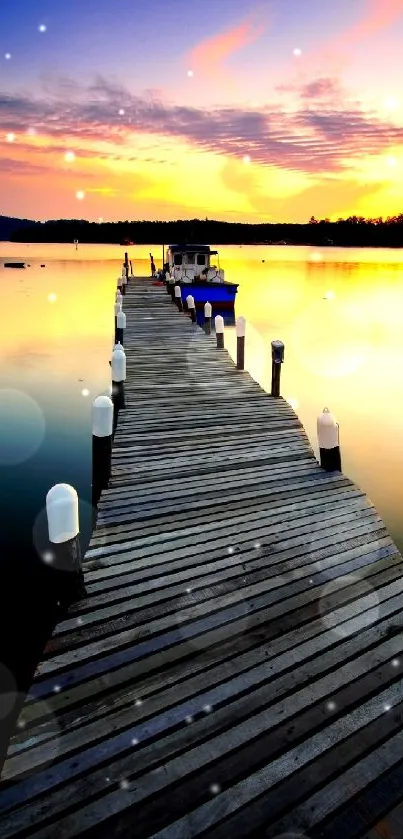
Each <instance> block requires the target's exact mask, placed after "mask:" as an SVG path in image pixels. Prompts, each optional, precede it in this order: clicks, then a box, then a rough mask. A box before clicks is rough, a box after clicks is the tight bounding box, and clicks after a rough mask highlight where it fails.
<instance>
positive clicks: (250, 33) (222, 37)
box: [187, 17, 265, 79]
mask: <svg viewBox="0 0 403 839" xmlns="http://www.w3.org/2000/svg"><path fill="white" fill-rule="evenodd" d="M264 29H265V27H264V25H263V24H258V23H256V21H254V20H253V19H252V18H251V17H249V18H248V19H247V20H245V21H244V22H243V23H240V24H238V26H235V27H233V28H232V29H227V30H226V31H225V32H220V33H219V34H217V35H213V37H211V38H206V39H205V40H204V41H202V42H201V43H200V44H198V45H197V46H196V47H194V48H193V49H192V50H191V51H190V53H189V54H188V57H187V61H188V66H189V67H190V68H191V69H192V70H193V71H194V72H196V73H197V75H200V76H205V77H208V78H215V79H217V75H218V74H220V75H222V74H223V72H224V71H225V68H224V65H225V63H226V62H227V61H228V59H229V58H231V56H232V55H233V54H234V53H236V52H239V50H241V49H243V48H244V47H246V46H249V44H253V43H254V42H255V41H256V40H257V39H258V38H260V36H261V35H262V34H263V32H264Z"/></svg>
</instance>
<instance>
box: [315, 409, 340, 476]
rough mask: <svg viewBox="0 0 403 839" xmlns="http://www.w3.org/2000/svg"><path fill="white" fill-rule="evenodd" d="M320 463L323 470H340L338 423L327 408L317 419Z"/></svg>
mask: <svg viewBox="0 0 403 839" xmlns="http://www.w3.org/2000/svg"><path fill="white" fill-rule="evenodd" d="M317 429H318V443H319V453H320V465H321V467H322V469H324V470H325V472H341V455H340V440H339V425H338V423H337V422H336V420H335V418H334V416H333V414H331V413H330V411H329V408H324V409H323V411H322V413H321V414H319V416H318V420H317Z"/></svg>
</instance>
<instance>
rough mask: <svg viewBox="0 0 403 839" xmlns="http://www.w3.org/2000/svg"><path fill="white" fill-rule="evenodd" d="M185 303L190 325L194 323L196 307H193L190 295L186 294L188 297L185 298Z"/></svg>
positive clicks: (193, 303)
mask: <svg viewBox="0 0 403 839" xmlns="http://www.w3.org/2000/svg"><path fill="white" fill-rule="evenodd" d="M186 303H187V307H188V309H189V312H190V319H191V321H192V323H196V306H195V301H194V298H193V297H192V295H191V294H188V296H187V298H186Z"/></svg>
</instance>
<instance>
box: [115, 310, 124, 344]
mask: <svg viewBox="0 0 403 839" xmlns="http://www.w3.org/2000/svg"><path fill="white" fill-rule="evenodd" d="M125 329H126V315H125V313H124V312H122V311H120V312H118V315H117V318H116V329H115V344H117V343H118V342H119V344H122V346H123V333H124V331H125Z"/></svg>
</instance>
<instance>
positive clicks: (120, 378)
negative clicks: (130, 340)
mask: <svg viewBox="0 0 403 839" xmlns="http://www.w3.org/2000/svg"><path fill="white" fill-rule="evenodd" d="M111 368H112V403H113V430H112V436H114V435H115V431H116V428H117V424H118V414H119V411H120V410H121V409H123V408H125V407H126V405H125V391H124V382H125V380H126V353H125V352H124V351H123V349H122V350H114V351H113V353H112V361H111Z"/></svg>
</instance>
